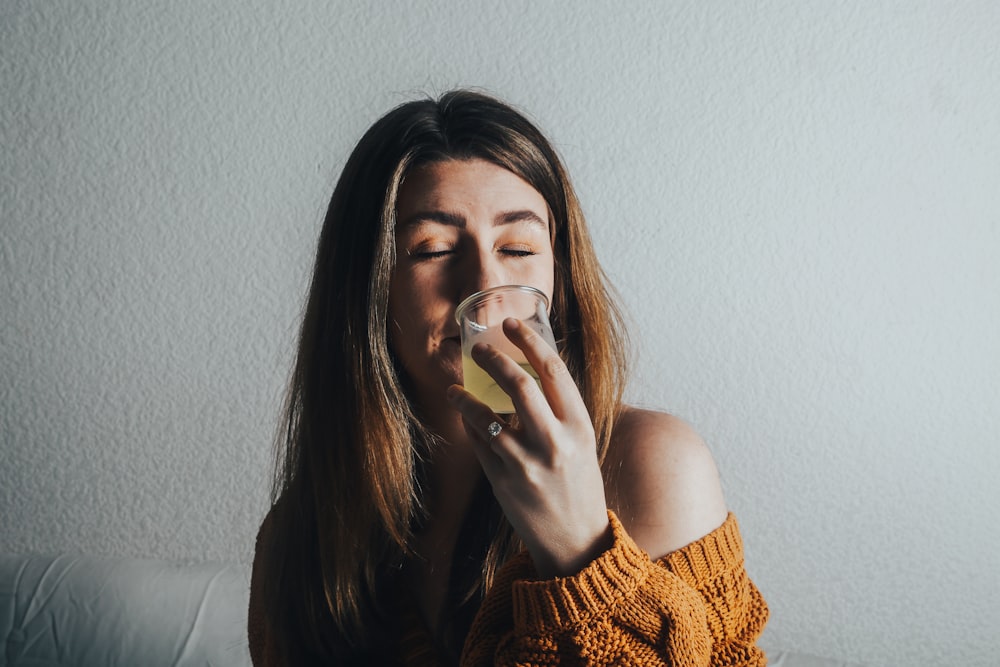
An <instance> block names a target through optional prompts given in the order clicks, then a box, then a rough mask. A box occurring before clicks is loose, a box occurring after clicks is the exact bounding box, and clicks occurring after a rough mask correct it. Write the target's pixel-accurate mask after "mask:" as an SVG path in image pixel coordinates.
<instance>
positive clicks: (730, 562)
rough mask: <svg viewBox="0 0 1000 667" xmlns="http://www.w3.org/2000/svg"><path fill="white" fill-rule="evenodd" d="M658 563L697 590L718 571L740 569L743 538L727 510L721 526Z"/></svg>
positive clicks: (718, 572)
mask: <svg viewBox="0 0 1000 667" xmlns="http://www.w3.org/2000/svg"><path fill="white" fill-rule="evenodd" d="M659 562H660V563H661V564H663V565H664V566H666V568H667V569H668V570H670V571H671V572H673V573H674V574H676V575H677V576H678V577H680V578H681V579H683V580H684V582H685V583H686V584H688V585H689V586H692V587H694V588H695V589H697V590H701V589H702V587H703V586H704V585H705V584H707V583H708V582H709V581H711V580H713V579H715V578H716V577H718V576H719V575H721V574H725V573H726V572H732V571H733V570H736V569H739V568H742V567H743V540H742V538H741V537H740V528H739V526H738V525H737V523H736V515H735V514H733V513H732V512H730V513H729V515H728V516H727V517H726V520H725V521H724V522H723V524H722V525H721V526H719V527H718V528H716V529H715V530H713V531H712V532H711V533H709V534H708V535H706V536H705V537H703V538H701V539H700V540H697V541H695V542H692V543H691V544H689V545H687V546H686V547H684V548H682V549H678V550H677V551H674V552H672V553H669V554H667V555H666V556H664V557H663V558H662V559H661V560H660V561H659Z"/></svg>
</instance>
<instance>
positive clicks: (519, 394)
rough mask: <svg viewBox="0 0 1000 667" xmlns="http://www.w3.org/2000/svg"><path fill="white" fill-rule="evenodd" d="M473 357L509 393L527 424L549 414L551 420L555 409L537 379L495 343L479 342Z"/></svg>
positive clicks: (473, 351) (518, 412)
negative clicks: (551, 406) (494, 344)
mask: <svg viewBox="0 0 1000 667" xmlns="http://www.w3.org/2000/svg"><path fill="white" fill-rule="evenodd" d="M472 360H473V361H475V362H476V364H478V365H479V367H480V368H482V369H483V370H484V371H486V373H487V375H489V376H490V377H491V378H493V380H494V381H495V382H496V383H497V386H498V387H500V389H501V390H503V392H504V393H506V394H507V395H508V396H510V400H511V402H512V403H513V404H514V411H515V412H516V413H517V414H518V416H520V417H521V419H522V420H523V421H525V423H528V422H529V421H531V420H532V419H533V418H536V419H537V418H543V417H545V416H546V415H547V416H548V417H549V418H550V419H551V415H552V410H551V409H550V408H549V404H548V401H547V400H546V398H545V394H544V393H543V391H542V389H541V388H540V387H539V386H538V382H536V380H535V378H534V376H533V375H531V374H529V373H528V372H527V371H526V370H525V369H523V368H522V367H521V365H520V364H518V363H517V362H516V361H514V359H512V358H511V357H510V355H508V354H506V353H504V352H503V351H502V350H500V349H498V348H496V347H494V346H492V345H488V344H486V343H478V344H476V345H475V346H473V348H472Z"/></svg>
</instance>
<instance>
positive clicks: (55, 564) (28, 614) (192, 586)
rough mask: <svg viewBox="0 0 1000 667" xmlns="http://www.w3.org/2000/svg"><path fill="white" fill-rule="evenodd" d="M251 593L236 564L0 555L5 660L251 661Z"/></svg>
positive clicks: (38, 663)
mask: <svg viewBox="0 0 1000 667" xmlns="http://www.w3.org/2000/svg"><path fill="white" fill-rule="evenodd" d="M248 595H249V573H248V571H247V570H246V569H241V568H238V567H236V566H233V565H224V564H198V565H181V564H177V563H171V562H166V561H155V560H138V559H99V558H87V557H80V556H57V557H20V556H0V650H2V654H0V664H7V665H10V666H11V667H15V666H18V665H25V666H27V665H31V667H43V666H47V665H53V666H54V665H63V666H65V665H233V666H237V665H249V664H250V655H249V652H248V649H247V641H246V609H247V600H248ZM2 658H6V663H4V662H3V660H2Z"/></svg>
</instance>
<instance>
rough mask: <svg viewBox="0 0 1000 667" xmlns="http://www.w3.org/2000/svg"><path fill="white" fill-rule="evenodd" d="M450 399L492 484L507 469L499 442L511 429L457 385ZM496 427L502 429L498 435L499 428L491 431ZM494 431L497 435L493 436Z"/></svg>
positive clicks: (452, 388)
mask: <svg viewBox="0 0 1000 667" xmlns="http://www.w3.org/2000/svg"><path fill="white" fill-rule="evenodd" d="M447 398H448V401H449V402H450V403H451V404H452V406H454V408H455V409H456V410H458V412H459V413H460V414H461V415H462V424H463V425H464V426H465V431H466V433H467V434H468V436H469V439H470V440H471V441H472V449H473V452H475V454H476V457H477V458H478V459H479V463H480V464H481V465H482V466H483V471H484V472H485V473H486V476H487V477H489V478H490V479H491V480H492V479H493V476H494V475H495V474H497V473H498V472H499V470H500V468H502V466H503V461H502V460H501V457H500V454H501V452H502V448H501V447H498V445H499V443H498V442H497V440H498V439H499V438H500V437H501V436H503V435H506V434H505V433H504V431H507V430H508V429H509V428H510V427H509V425H507V424H506V423H505V422H504V420H503V419H501V418H500V417H498V416H497V415H496V414H495V413H494V412H493V411H492V410H491V409H490V408H489V406H488V405H486V404H485V403H482V402H481V401H479V400H478V399H477V398H476V397H475V396H473V395H472V394H470V393H469V392H468V391H466V390H465V388H464V387H462V386H461V385H457V384H454V385H452V386H450V387H448V393H447ZM494 423H495V424H497V426H499V427H500V428H499V431H498V432H496V431H497V429H496V428H495V427H494V428H493V429H491V426H492V425H493V424H494ZM491 430H492V431H494V432H496V434H495V435H494V434H493V433H491ZM505 440H506V438H505Z"/></svg>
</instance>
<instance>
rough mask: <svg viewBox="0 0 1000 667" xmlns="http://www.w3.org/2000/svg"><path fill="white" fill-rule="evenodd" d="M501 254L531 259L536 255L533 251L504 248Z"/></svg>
mask: <svg viewBox="0 0 1000 667" xmlns="http://www.w3.org/2000/svg"><path fill="white" fill-rule="evenodd" d="M500 252H502V253H503V254H505V255H507V256H508V257H530V256H532V255H534V254H536V253H535V252H533V251H531V250H522V249H520V248H504V249H502V250H501V251H500Z"/></svg>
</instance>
